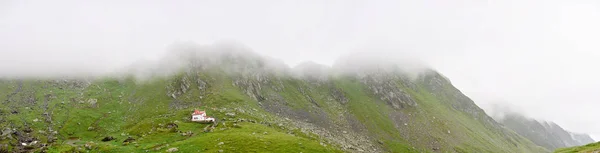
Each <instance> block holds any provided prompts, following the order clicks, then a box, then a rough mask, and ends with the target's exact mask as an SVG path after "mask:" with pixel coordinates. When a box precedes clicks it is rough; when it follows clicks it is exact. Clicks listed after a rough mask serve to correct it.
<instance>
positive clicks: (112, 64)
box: [0, 0, 600, 139]
mask: <svg viewBox="0 0 600 153" xmlns="http://www.w3.org/2000/svg"><path fill="white" fill-rule="evenodd" d="M598 27H600V2H598V1H595V0H571V1H559V0H502V1H496V0H487V1H486V0H454V1H447V0H425V1H412V0H406V1H396V0H389V1H378V0H368V1H367V0H364V1H349V0H330V1H323V0H314V1H306V0H304V1H282V0H277V1H266V0H256V1H243V0H239V1H229V0H221V1H198V0H181V1H159V0H137V1H136V0H130V1H116V0H104V1H93V2H91V1H78V0H54V1H45V0H0V74H2V76H9V75H47V74H51V73H52V74H69V72H70V71H71V70H76V72H94V73H102V72H106V71H110V70H112V69H114V68H118V67H122V66H125V65H128V64H130V63H132V62H134V61H136V60H139V59H148V58H149V59H152V58H157V57H160V56H162V54H164V52H165V48H166V47H167V46H168V45H169V44H172V43H173V42H177V41H193V42H196V43H200V44H210V43H213V42H214V41H217V40H235V41H238V42H241V43H244V44H246V45H248V46H249V47H251V48H252V49H254V50H255V51H256V52H259V53H261V54H264V55H268V56H271V57H274V58H279V59H282V60H283V61H285V62H286V63H287V64H289V65H292V66H293V65H296V64H298V63H300V62H302V61H305V60H312V61H314V62H317V63H321V64H326V65H331V64H332V63H333V62H334V60H335V59H336V58H337V57H339V56H341V55H343V54H346V53H349V52H353V51H365V50H367V51H368V50H379V51H380V50H387V51H393V52H394V54H393V55H390V56H409V57H414V58H419V59H422V60H424V61H426V62H427V63H428V64H429V65H432V66H433V67H434V68H436V69H438V70H439V71H441V72H442V73H444V74H445V75H446V76H448V77H449V78H450V79H451V80H452V81H453V83H454V84H455V85H456V86H457V87H458V88H459V89H461V90H462V91H463V92H465V93H466V94H467V95H468V96H470V97H472V98H473V99H474V100H475V101H476V103H477V104H479V105H480V106H482V107H483V108H486V107H488V106H490V104H491V103H499V102H501V103H507V104H509V105H511V106H512V107H515V108H516V109H518V110H521V111H522V112H524V113H525V114H526V115H528V116H532V117H535V118H539V119H546V120H551V121H555V122H557V123H558V124H560V125H561V126H563V127H565V128H566V129H568V130H571V131H574V132H587V133H591V134H593V135H594V137H595V138H596V139H600V119H599V118H597V115H596V114H598V113H597V112H598V111H597V109H598V108H600V103H599V102H598V100H599V99H600V94H597V92H598V91H600V80H599V79H598V78H600V71H598V69H597V66H598V65H600V61H598V60H597V59H598V58H600V52H599V51H600V50H599V49H600V43H597V42H600V28H598Z"/></svg>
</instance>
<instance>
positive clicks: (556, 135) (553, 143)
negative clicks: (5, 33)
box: [498, 113, 595, 150]
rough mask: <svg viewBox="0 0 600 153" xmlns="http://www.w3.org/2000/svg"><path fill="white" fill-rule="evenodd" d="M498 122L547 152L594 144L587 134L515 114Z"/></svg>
mask: <svg viewBox="0 0 600 153" xmlns="http://www.w3.org/2000/svg"><path fill="white" fill-rule="evenodd" d="M498 122H500V123H502V124H504V125H505V126H506V127H508V128H510V129H512V130H513V131H515V132H517V133H518V134H520V135H522V136H524V137H525V138H527V139H529V140H531V141H532V142H533V143H535V144H537V145H540V146H542V147H544V148H546V149H548V150H555V149H557V148H564V147H572V146H579V145H585V144H588V143H592V142H595V141H594V139H592V138H591V137H590V136H589V135H587V134H577V133H572V132H569V131H566V130H564V129H563V128H562V127H560V126H559V125H557V124H556V123H553V122H546V121H538V120H535V119H530V118H527V117H525V116H523V115H520V114H517V113H506V114H505V115H504V117H502V118H499V119H498Z"/></svg>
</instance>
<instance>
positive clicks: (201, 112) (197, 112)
mask: <svg viewBox="0 0 600 153" xmlns="http://www.w3.org/2000/svg"><path fill="white" fill-rule="evenodd" d="M204 113H205V112H204V111H199V110H194V114H192V115H202V114H204Z"/></svg>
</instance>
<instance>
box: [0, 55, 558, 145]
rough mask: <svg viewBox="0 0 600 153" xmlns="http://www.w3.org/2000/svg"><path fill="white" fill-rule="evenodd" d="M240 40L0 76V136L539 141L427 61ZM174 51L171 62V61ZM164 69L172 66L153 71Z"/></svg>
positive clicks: (40, 141)
mask: <svg viewBox="0 0 600 153" xmlns="http://www.w3.org/2000/svg"><path fill="white" fill-rule="evenodd" d="M204 50H219V51H220V52H207V51H204ZM223 50H224V51H223ZM240 50H242V51H240ZM243 50H244V49H240V48H235V47H233V48H232V47H222V46H221V47H211V46H208V47H206V46H204V47H198V48H191V49H190V48H187V49H184V50H179V52H175V53H173V55H174V56H172V57H169V58H167V59H176V60H165V61H169V62H164V61H163V62H162V63H161V62H159V63H158V64H156V65H154V66H150V67H152V69H142V70H140V69H131V70H130V71H129V72H131V73H135V74H144V75H145V76H154V77H136V76H135V75H134V74H132V75H128V76H125V77H122V76H121V77H103V78H93V79H87V80H85V79H66V80H63V79H3V80H2V81H0V98H3V99H1V101H0V102H1V103H2V104H1V105H0V129H1V130H2V133H1V135H0V144H5V145H4V146H0V147H2V149H4V150H7V151H13V152H29V151H36V152H37V151H47V152H73V151H75V152H85V151H91V152H146V151H149V152H159V151H160V152H165V151H167V150H169V149H171V150H170V151H173V150H175V149H174V148H176V150H178V151H179V152H519V153H521V152H548V150H546V149H544V148H542V147H539V146H537V145H535V144H533V143H532V142H531V141H529V140H527V139H525V138H523V137H521V136H520V135H518V134H516V133H514V132H512V131H511V130H508V129H506V128H504V127H502V126H501V125H500V124H498V123H497V122H495V121H494V120H493V119H492V118H490V117H489V116H488V115H486V114H485V113H484V112H483V110H481V109H480V108H479V107H478V106H477V105H475V103H473V101H472V100H470V99H469V98H468V97H466V96H465V95H463V94H462V93H461V92H460V91H459V90H458V89H456V88H455V87H453V86H452V84H451V83H450V81H449V80H448V79H447V78H445V77H444V76H442V75H441V74H439V73H437V72H435V71H432V70H423V71H421V72H419V73H409V72H406V71H403V69H402V68H398V67H395V66H393V65H389V64H380V65H385V66H389V67H385V68H382V67H378V66H373V65H370V66H368V67H366V69H362V68H360V67H359V66H357V65H352V64H340V63H344V62H339V63H338V64H337V65H336V66H334V67H333V68H327V67H319V66H318V65H314V64H313V65H310V64H308V65H302V66H300V67H297V68H295V69H290V68H287V67H285V66H283V65H280V64H278V62H276V61H275V62H274V61H272V60H269V59H267V58H264V57H261V56H259V55H256V54H253V53H250V52H246V51H243ZM174 61H178V62H179V63H178V64H174V65H175V66H174V65H170V64H173V62H174ZM342 61H343V60H342ZM367 65H368V64H367ZM171 66H173V67H171ZM165 69H167V70H169V72H171V71H172V72H177V73H174V74H172V75H163V74H161V73H162V72H167V71H164V70H165ZM342 70H343V71H342ZM415 74H417V75H415ZM141 78H143V79H141ZM194 109H201V110H206V112H207V113H208V115H209V116H213V117H215V118H217V120H218V122H217V124H199V123H193V122H190V121H189V120H190V115H191V113H192V111H193V110H194ZM111 138H113V139H111ZM103 140H106V141H103Z"/></svg>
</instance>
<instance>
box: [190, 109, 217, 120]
mask: <svg viewBox="0 0 600 153" xmlns="http://www.w3.org/2000/svg"><path fill="white" fill-rule="evenodd" d="M214 121H215V118H212V117H210V116H206V112H205V111H199V110H194V113H192V122H206V123H210V122H214Z"/></svg>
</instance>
